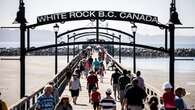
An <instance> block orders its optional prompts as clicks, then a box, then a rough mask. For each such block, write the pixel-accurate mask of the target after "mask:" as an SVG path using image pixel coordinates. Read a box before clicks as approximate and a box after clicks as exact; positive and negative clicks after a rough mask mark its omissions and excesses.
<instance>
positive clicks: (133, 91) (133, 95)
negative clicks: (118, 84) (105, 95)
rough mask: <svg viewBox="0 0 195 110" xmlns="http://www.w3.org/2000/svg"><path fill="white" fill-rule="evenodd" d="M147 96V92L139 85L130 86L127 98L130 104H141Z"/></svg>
mask: <svg viewBox="0 0 195 110" xmlns="http://www.w3.org/2000/svg"><path fill="white" fill-rule="evenodd" d="M146 96H147V94H146V92H145V91H144V90H143V89H142V88H140V87H138V86H130V87H129V88H128V89H127V90H126V94H125V98H126V99H127V104H128V105H136V106H141V105H142V104H143V99H144V98H145V97H146Z"/></svg>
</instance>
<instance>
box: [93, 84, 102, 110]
mask: <svg viewBox="0 0 195 110" xmlns="http://www.w3.org/2000/svg"><path fill="white" fill-rule="evenodd" d="M100 99H101V94H100V93H99V92H98V91H97V88H96V87H94V88H93V91H92V93H91V101H92V103H93V108H94V110H96V108H97V110H99V109H100V108H99V103H100Z"/></svg>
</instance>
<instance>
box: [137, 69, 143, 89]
mask: <svg viewBox="0 0 195 110" xmlns="http://www.w3.org/2000/svg"><path fill="white" fill-rule="evenodd" d="M140 75H141V72H140V71H137V73H136V79H137V80H138V86H139V87H140V88H142V89H145V84H144V79H143V78H142V77H141V76H140Z"/></svg>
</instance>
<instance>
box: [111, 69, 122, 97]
mask: <svg viewBox="0 0 195 110" xmlns="http://www.w3.org/2000/svg"><path fill="white" fill-rule="evenodd" d="M120 76H121V74H120V73H119V70H118V68H116V69H115V72H114V73H113V74H112V76H111V79H110V83H111V85H112V87H113V91H114V98H115V100H116V92H117V93H118V98H119V83H118V80H119V77H120Z"/></svg>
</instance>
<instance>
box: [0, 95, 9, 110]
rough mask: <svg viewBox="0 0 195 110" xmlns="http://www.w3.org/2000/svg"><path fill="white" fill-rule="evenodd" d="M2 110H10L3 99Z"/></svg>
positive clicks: (0, 108) (0, 103)
mask: <svg viewBox="0 0 195 110" xmlns="http://www.w3.org/2000/svg"><path fill="white" fill-rule="evenodd" d="M0 96H1V92H0ZM0 110H8V107H7V104H6V102H5V101H3V100H2V99H0Z"/></svg>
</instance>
